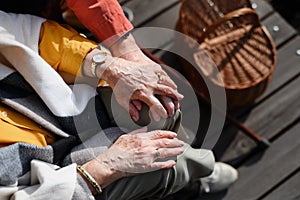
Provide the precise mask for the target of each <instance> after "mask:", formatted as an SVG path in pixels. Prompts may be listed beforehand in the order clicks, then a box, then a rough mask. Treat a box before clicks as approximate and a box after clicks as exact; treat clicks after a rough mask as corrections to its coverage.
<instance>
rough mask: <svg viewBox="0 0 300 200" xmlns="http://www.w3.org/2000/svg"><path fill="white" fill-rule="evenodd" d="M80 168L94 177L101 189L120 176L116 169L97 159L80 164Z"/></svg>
mask: <svg viewBox="0 0 300 200" xmlns="http://www.w3.org/2000/svg"><path fill="white" fill-rule="evenodd" d="M82 168H83V169H84V170H86V171H87V172H88V173H89V174H90V175H91V176H92V177H93V178H94V179H95V181H96V182H97V183H98V184H99V185H100V186H101V188H102V189H103V188H105V187H107V186H108V185H109V184H111V183H112V182H114V181H116V180H117V179H119V178H121V177H120V175H119V173H118V172H117V171H115V170H113V169H111V168H110V167H109V166H108V165H107V164H105V163H104V162H101V161H98V160H91V161H89V162H87V163H86V164H84V165H82Z"/></svg>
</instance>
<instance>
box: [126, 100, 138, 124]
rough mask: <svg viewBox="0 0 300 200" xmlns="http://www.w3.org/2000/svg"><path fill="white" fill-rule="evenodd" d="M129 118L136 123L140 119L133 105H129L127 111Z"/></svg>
mask: <svg viewBox="0 0 300 200" xmlns="http://www.w3.org/2000/svg"><path fill="white" fill-rule="evenodd" d="M128 112H129V114H130V116H131V117H132V119H133V120H134V121H138V120H139V118H140V114H139V110H138V109H137V108H136V106H135V105H134V104H133V103H131V102H130V103H129V110H128Z"/></svg>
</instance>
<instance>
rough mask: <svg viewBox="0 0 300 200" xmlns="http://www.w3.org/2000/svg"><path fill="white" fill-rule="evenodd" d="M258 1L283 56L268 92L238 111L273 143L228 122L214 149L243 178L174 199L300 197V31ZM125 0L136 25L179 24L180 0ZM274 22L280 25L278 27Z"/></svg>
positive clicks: (168, 43) (164, 42) (165, 41)
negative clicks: (265, 142)
mask: <svg viewBox="0 0 300 200" xmlns="http://www.w3.org/2000/svg"><path fill="white" fill-rule="evenodd" d="M252 2H253V3H254V7H255V8H256V11H257V13H258V14H259V16H260V18H261V20H262V24H264V25H265V26H266V27H267V28H268V30H269V32H270V33H271V35H272V37H273V39H274V41H275V43H276V47H277V50H278V51H277V53H278V60H277V66H276V70H275V73H274V75H273V80H272V82H271V84H270V86H269V87H268V89H267V91H266V92H265V93H264V95H263V96H262V97H260V98H259V99H258V100H257V101H256V102H255V103H254V104H253V105H251V106H249V107H247V108H243V109H241V110H239V111H238V112H236V113H234V116H235V117H236V119H238V120H239V121H240V122H242V123H243V124H244V125H245V126H246V127H248V128H250V129H251V130H253V131H254V132H256V133H257V134H258V135H260V136H262V137H264V138H266V139H268V140H269V141H270V143H271V144H270V146H269V148H267V149H265V150H263V149H261V148H259V145H257V143H255V142H254V141H253V140H252V139H251V138H249V137H248V136H247V135H245V134H244V133H243V131H242V130H241V129H240V128H239V127H237V126H235V125H233V124H232V123H228V124H227V125H226V126H225V128H224V130H223V133H222V137H221V138H220V141H219V143H218V144H217V145H216V147H215V149H214V150H215V153H216V157H217V159H218V160H221V161H224V162H228V163H231V164H232V165H234V166H236V167H237V168H238V171H239V180H238V181H237V182H236V183H235V184H234V185H233V186H232V187H231V188H230V189H229V190H228V191H225V192H223V193H221V194H216V195H207V196H204V197H201V198H200V197H195V193H194V190H193V189H192V188H191V189H190V190H185V191H181V193H179V194H177V195H174V196H173V197H171V199H218V200H219V199H222V200H223V199H224V200H292V199H293V200H297V199H300V189H299V188H300V139H299V136H300V131H299V130H300V123H299V122H300V100H299V99H300V89H299V85H300V55H299V54H300V52H299V51H300V36H299V34H298V33H297V31H296V30H295V29H294V28H293V27H291V26H290V25H289V24H288V23H287V22H286V21H285V20H284V19H283V18H282V17H281V16H280V15H279V14H278V13H277V12H276V11H274V9H273V8H272V7H271V6H270V5H269V4H268V3H266V2H265V1H263V0H253V1H252ZM121 3H122V4H123V5H124V6H126V7H128V8H130V9H132V10H133V12H134V17H135V18H134V21H133V24H134V25H135V26H136V27H164V28H169V29H173V28H174V26H175V23H176V20H177V18H178V13H179V8H180V0H123V1H121ZM274 26H278V27H279V30H277V31H274ZM159 41H160V44H161V47H162V48H163V49H169V48H172V45H173V42H174V41H173V40H172V37H171V36H166V35H162V36H161V38H159ZM151 51H152V52H153V53H154V54H155V55H156V56H157V57H159V58H161V59H162V60H163V61H164V62H166V63H167V64H169V65H170V66H172V65H173V64H174V60H172V59H173V58H172V56H167V53H166V52H165V51H160V50H155V49H152V50H151ZM297 52H298V53H297ZM183 194H184V195H183Z"/></svg>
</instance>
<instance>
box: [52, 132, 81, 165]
mask: <svg viewBox="0 0 300 200" xmlns="http://www.w3.org/2000/svg"><path fill="white" fill-rule="evenodd" d="M80 143H81V141H80V140H79V138H78V137H75V136H70V137H68V138H61V139H59V140H58V141H57V142H54V143H53V144H51V145H50V146H52V148H53V164H56V165H60V164H61V161H62V160H63V159H65V157H66V156H67V155H68V154H70V152H71V150H72V149H73V148H74V147H75V146H77V145H79V144H80Z"/></svg>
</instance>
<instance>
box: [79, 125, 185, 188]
mask: <svg viewBox="0 0 300 200" xmlns="http://www.w3.org/2000/svg"><path fill="white" fill-rule="evenodd" d="M141 131H142V132H141ZM144 131H145V129H144V130H143V129H140V130H138V131H136V132H132V133H129V134H126V135H123V136H121V137H120V138H119V139H118V140H117V141H116V142H115V143H114V144H113V145H112V146H111V147H110V148H109V149H107V150H106V151H105V152H104V153H102V154H100V155H99V156H98V157H96V158H95V159H93V160H92V161H90V162H88V163H86V164H84V165H83V166H82V167H84V168H85V169H86V170H87V171H88V172H89V173H90V174H91V175H92V176H93V177H94V178H95V180H96V181H97V182H98V183H99V184H100V185H101V186H103V187H105V186H107V185H108V184H110V183H111V182H113V181H115V180H117V179H119V178H122V177H125V176H132V175H136V174H138V173H145V172H150V171H155V170H159V169H166V168H171V167H173V166H174V165H175V164H176V162H175V161H174V160H172V159H171V157H174V156H177V155H180V154H182V153H183V151H184V148H183V145H184V143H183V142H182V141H180V140H178V139H176V138H175V137H176V133H174V132H170V131H151V132H144ZM161 159H163V160H161Z"/></svg>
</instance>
